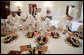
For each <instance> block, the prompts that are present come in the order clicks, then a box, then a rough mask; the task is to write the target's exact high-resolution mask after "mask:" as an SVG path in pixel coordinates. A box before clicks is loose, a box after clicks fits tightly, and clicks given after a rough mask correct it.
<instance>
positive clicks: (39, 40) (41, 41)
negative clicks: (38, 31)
mask: <svg viewBox="0 0 84 55" xmlns="http://www.w3.org/2000/svg"><path fill="white" fill-rule="evenodd" d="M36 42H37V43H38V44H40V45H44V44H45V43H47V42H48V38H47V37H46V36H39V37H37V38H36Z"/></svg>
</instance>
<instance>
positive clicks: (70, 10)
mask: <svg viewBox="0 0 84 55" xmlns="http://www.w3.org/2000/svg"><path fill="white" fill-rule="evenodd" d="M77 12H78V9H76V8H75V6H74V5H72V6H71V7H70V8H69V12H68V14H69V15H70V16H72V17H73V18H74V19H75V17H76V15H77Z"/></svg>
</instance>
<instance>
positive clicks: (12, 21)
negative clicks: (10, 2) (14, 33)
mask: <svg viewBox="0 0 84 55" xmlns="http://www.w3.org/2000/svg"><path fill="white" fill-rule="evenodd" d="M10 12H11V13H10V15H9V16H8V17H7V20H6V23H7V26H9V27H10V28H11V29H12V28H13V27H14V25H16V23H18V21H19V19H20V17H19V16H18V15H17V13H16V12H17V9H16V7H14V6H11V7H10Z"/></svg>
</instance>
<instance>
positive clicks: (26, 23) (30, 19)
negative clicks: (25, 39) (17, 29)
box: [23, 14, 36, 27]
mask: <svg viewBox="0 0 84 55" xmlns="http://www.w3.org/2000/svg"><path fill="white" fill-rule="evenodd" d="M26 17H27V19H26V21H25V22H24V23H23V25H24V26H25V27H26V26H28V25H29V24H32V25H33V26H35V24H36V21H35V19H34V17H33V16H32V15H30V14H28V15H26Z"/></svg>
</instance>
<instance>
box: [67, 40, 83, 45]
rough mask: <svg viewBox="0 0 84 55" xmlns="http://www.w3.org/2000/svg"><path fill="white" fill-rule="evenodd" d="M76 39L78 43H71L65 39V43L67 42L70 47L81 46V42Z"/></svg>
mask: <svg viewBox="0 0 84 55" xmlns="http://www.w3.org/2000/svg"><path fill="white" fill-rule="evenodd" d="M76 41H78V43H79V45H75V44H73V43H70V42H68V41H67V40H65V43H67V44H68V45H70V46H72V47H81V46H82V43H81V42H79V40H76Z"/></svg>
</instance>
